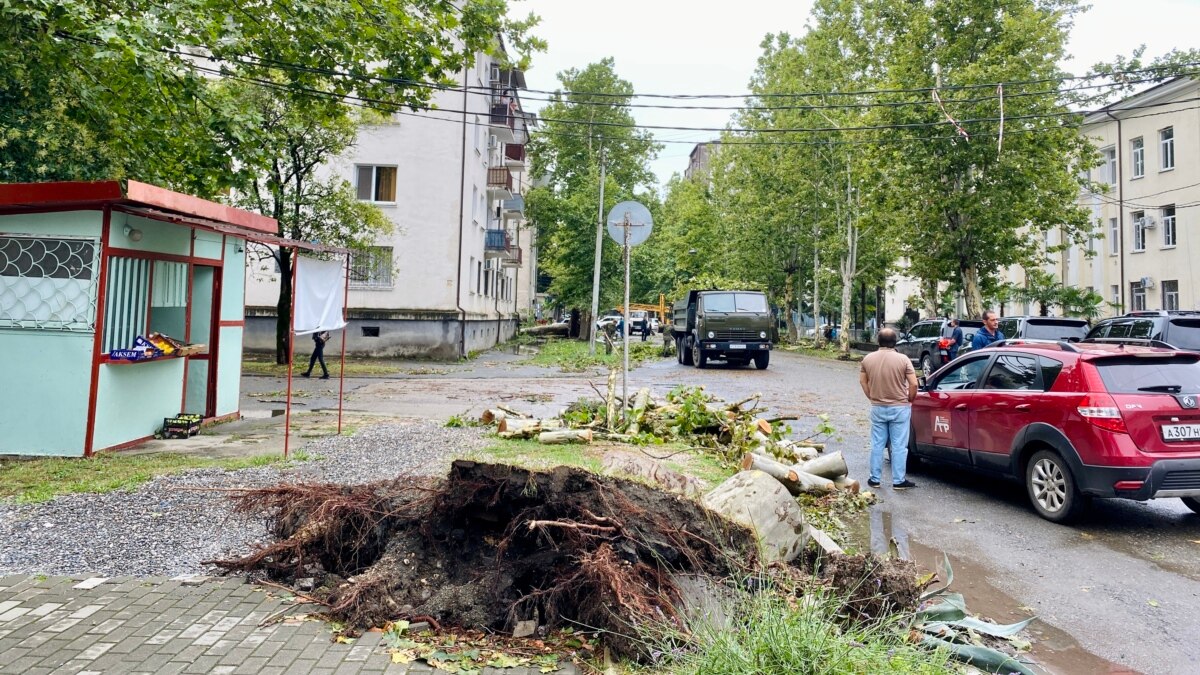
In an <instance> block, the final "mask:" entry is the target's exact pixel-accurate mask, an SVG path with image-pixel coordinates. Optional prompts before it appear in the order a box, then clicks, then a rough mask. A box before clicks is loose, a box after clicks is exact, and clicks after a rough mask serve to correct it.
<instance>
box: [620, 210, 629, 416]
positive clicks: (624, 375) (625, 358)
mask: <svg viewBox="0 0 1200 675" xmlns="http://www.w3.org/2000/svg"><path fill="white" fill-rule="evenodd" d="M621 229H622V230H624V231H625V242H624V244H625V245H624V249H625V330H623V331H621V332H623V333H624V334H625V350H624V351H625V353H624V354H622V356H621V358H622V365H621V421H622V422H623V423H626V424H628V420H627V419H626V417H627V415H628V414H629V413H628V412H627V410H628V409H629V384H628V382H627V380H628V378H629V329H630V328H631V324H630V323H629V214H628V213H626V214H625V219H624V221H623V222H622V223H621Z"/></svg>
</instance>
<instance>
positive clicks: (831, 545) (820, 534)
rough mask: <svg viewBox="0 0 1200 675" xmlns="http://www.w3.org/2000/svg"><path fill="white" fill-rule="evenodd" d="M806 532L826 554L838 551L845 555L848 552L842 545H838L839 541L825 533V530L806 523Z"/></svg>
mask: <svg viewBox="0 0 1200 675" xmlns="http://www.w3.org/2000/svg"><path fill="white" fill-rule="evenodd" d="M804 532H805V534H807V535H808V536H809V537H810V538H811V539H812V540H813V542H814V543H816V545H817V546H818V547H820V549H821V550H822V551H824V552H825V553H826V554H830V553H838V554H842V555H844V554H845V553H846V552H845V551H843V550H842V547H841V546H838V544H837V542H836V541H834V540H833V538H832V537H830V536H829V535H828V534H825V532H824V531H822V530H819V529H817V528H815V527H813V526H812V525H809V524H808V523H805V524H804Z"/></svg>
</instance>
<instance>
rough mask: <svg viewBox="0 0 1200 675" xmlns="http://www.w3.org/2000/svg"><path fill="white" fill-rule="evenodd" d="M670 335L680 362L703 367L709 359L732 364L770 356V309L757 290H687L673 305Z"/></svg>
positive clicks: (763, 362) (758, 363)
mask: <svg viewBox="0 0 1200 675" xmlns="http://www.w3.org/2000/svg"><path fill="white" fill-rule="evenodd" d="M671 332H672V336H673V338H674V340H675V348H676V353H677V354H678V359H679V362H680V363H683V364H685V365H695V366H696V367H698V368H703V367H705V366H706V365H707V364H708V361H709V360H714V359H715V360H723V361H725V362H727V363H729V364H730V365H732V366H744V365H746V364H748V363H750V362H751V361H753V362H754V365H755V367H757V368H758V369H759V370H765V369H766V368H767V365H768V364H769V363H770V359H771V334H772V330H771V309H770V306H769V305H768V303H767V296H766V295H765V294H763V293H761V292H759V291H733V290H731V291H726V290H704V291H688V294H687V295H686V296H685V297H684V298H682V299H680V300H679V302H676V303H675V305H674V307H673V321H672V325H671Z"/></svg>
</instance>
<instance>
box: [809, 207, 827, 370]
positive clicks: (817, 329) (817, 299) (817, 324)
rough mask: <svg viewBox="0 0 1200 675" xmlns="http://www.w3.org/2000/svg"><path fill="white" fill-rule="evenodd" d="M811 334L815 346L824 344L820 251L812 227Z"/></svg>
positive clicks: (814, 230)
mask: <svg viewBox="0 0 1200 675" xmlns="http://www.w3.org/2000/svg"><path fill="white" fill-rule="evenodd" d="M812 307H813V328H814V330H813V333H814V334H815V335H816V346H817V347H818V348H819V347H821V345H823V344H825V334H824V333H822V332H821V251H820V247H819V246H817V227H816V225H815V224H814V225H813V301H812Z"/></svg>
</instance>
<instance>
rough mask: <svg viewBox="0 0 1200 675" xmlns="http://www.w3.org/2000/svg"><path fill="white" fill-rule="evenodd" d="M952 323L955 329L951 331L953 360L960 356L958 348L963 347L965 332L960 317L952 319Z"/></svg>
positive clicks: (951, 357) (951, 354) (951, 356)
mask: <svg viewBox="0 0 1200 675" xmlns="http://www.w3.org/2000/svg"><path fill="white" fill-rule="evenodd" d="M950 325H951V326H953V327H954V330H952V331H950V360H951V361H953V360H954V359H957V358H958V350H959V349H960V348H962V343H963V332H962V328H961V327H960V326H959V325H958V319H950Z"/></svg>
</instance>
